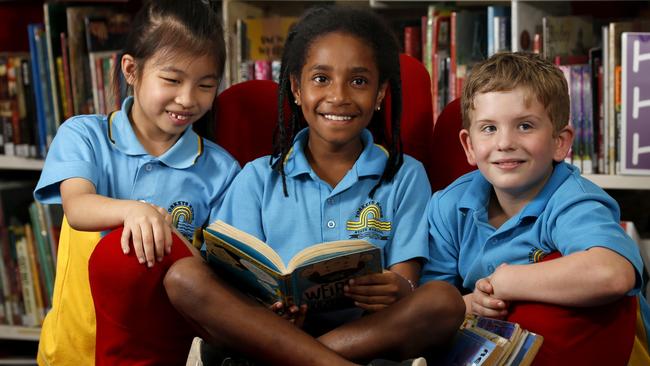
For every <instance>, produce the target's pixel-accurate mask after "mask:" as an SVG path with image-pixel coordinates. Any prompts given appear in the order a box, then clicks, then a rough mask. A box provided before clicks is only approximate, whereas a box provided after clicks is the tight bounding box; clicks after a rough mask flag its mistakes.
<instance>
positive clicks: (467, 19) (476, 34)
mask: <svg viewBox="0 0 650 366" xmlns="http://www.w3.org/2000/svg"><path fill="white" fill-rule="evenodd" d="M141 2H142V0H113V1H109V0H105V1H43V0H21V1H18V0H14V1H6V0H0V248H1V250H0V288H1V290H0V365H2V364H34V363H35V361H34V358H35V354H36V348H37V342H38V338H39V325H40V324H41V322H42V320H43V317H44V315H45V313H46V312H47V310H48V308H49V306H50V299H51V297H52V288H53V283H54V268H55V263H56V255H57V253H56V248H57V235H58V228H59V227H60V223H61V219H62V211H61V208H60V206H43V205H40V204H37V203H35V202H34V201H33V198H32V189H33V188H34V186H35V184H36V181H37V179H38V176H39V173H40V169H41V168H42V166H43V158H44V156H45V154H46V152H47V147H48V144H49V143H50V142H51V141H52V138H53V136H54V135H55V134H56V129H57V127H58V126H59V125H60V124H61V123H63V121H65V120H66V119H67V118H69V117H70V116H72V115H75V114H85V113H107V112H110V111H112V110H114V109H117V108H119V103H120V100H121V98H123V96H124V93H125V92H124V87H123V85H120V86H118V87H117V88H113V86H112V83H111V81H110V79H111V78H110V75H111V73H110V70H111V69H112V67H113V66H114V65H115V63H116V61H117V50H119V48H120V42H121V41H122V40H123V35H124V34H125V32H126V31H127V30H128V28H129V23H130V20H131V17H132V15H133V14H134V12H135V11H136V10H137V9H138V7H139V6H140V4H141ZM219 3H220V5H221V7H220V8H221V13H222V18H223V23H224V28H225V37H226V44H227V47H228V60H227V68H226V75H225V78H224V80H223V83H222V86H221V89H222V90H223V89H225V88H227V87H229V86H231V85H233V84H236V83H240V82H243V81H245V80H251V79H274V78H277V74H278V70H279V57H280V54H281V50H282V44H283V42H284V37H285V35H286V32H287V30H288V28H289V27H290V26H291V24H292V23H293V22H294V21H295V20H296V19H297V17H298V16H299V15H300V13H301V12H302V11H303V10H305V9H306V8H308V7H310V6H313V5H318V4H325V3H327V2H324V1H242V0H223V1H220V2H219ZM336 3H338V4H344V5H348V4H351V5H356V6H367V7H370V8H372V9H373V10H374V11H376V12H377V13H379V14H382V15H383V16H385V17H386V19H387V20H388V21H389V22H390V23H391V25H392V26H393V27H394V30H395V32H396V34H397V35H398V37H399V39H400V41H401V42H402V46H403V52H404V53H406V54H409V55H411V56H413V57H415V58H417V59H419V60H421V61H422V63H423V64H424V65H425V67H426V69H427V70H428V71H429V74H430V76H431V85H432V87H431V93H432V106H433V115H434V119H433V120H432V121H431V126H432V129H433V128H434V127H435V118H436V117H437V116H438V115H439V114H440V113H441V111H442V110H443V108H444V107H445V106H446V105H447V104H448V103H449V102H450V101H452V100H454V99H455V98H457V97H458V96H459V92H460V90H461V88H462V83H463V80H464V78H465V77H466V75H467V73H468V71H469V70H470V68H471V65H472V64H473V63H474V62H476V61H477V60H481V59H483V58H485V57H487V56H489V55H491V54H493V53H495V52H499V51H504V50H512V51H532V52H539V53H542V54H543V55H544V56H545V57H548V58H549V59H551V60H553V61H554V62H555V63H556V64H558V65H559V66H560V68H561V69H562V70H563V71H564V73H565V76H566V78H567V81H568V84H569V92H570V96H571V121H570V122H571V124H572V125H573V126H574V128H575V129H576V141H575V143H574V146H573V148H572V153H571V156H570V157H568V158H567V159H569V160H571V162H572V163H573V164H575V165H577V166H579V167H580V168H581V170H582V172H583V174H584V175H586V176H587V178H589V179H590V180H592V181H594V182H595V183H596V184H598V185H600V186H601V187H603V188H604V189H606V190H607V191H608V192H609V193H610V194H611V195H612V196H614V198H616V199H617V201H618V202H619V204H620V205H621V212H622V221H623V222H622V225H624V226H625V227H626V229H627V230H628V232H629V233H630V234H631V235H632V236H633V237H634V238H635V239H636V240H637V242H638V243H639V245H640V246H641V249H642V250H641V252H642V254H643V256H644V260H645V262H646V264H648V263H650V261H649V259H650V257H649V256H648V255H649V253H650V194H649V193H650V108H648V107H650V1H593V2H591V1H573V2H544V1H534V2H533V1H518V0H512V1H471V2H469V1H467V2H466V1H458V2H450V1H446V2H429V1H400V0H359V1H338V2H336ZM217 5H219V4H217ZM645 32H648V33H645Z"/></svg>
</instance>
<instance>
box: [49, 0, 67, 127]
mask: <svg viewBox="0 0 650 366" xmlns="http://www.w3.org/2000/svg"><path fill="white" fill-rule="evenodd" d="M66 6H67V5H66V4H64V3H61V2H52V1H48V2H45V3H43V14H44V16H43V22H44V24H45V45H46V47H45V49H46V52H47V60H48V64H47V67H48V70H49V73H48V75H49V76H50V79H49V83H50V89H51V98H52V112H53V116H54V121H55V123H56V126H57V127H58V126H59V125H60V124H61V122H63V97H64V96H63V87H64V86H63V84H62V83H60V82H59V81H58V80H57V79H58V78H57V75H58V73H57V69H56V60H57V58H58V57H61V52H62V50H61V42H60V40H59V34H61V32H65V30H66V28H67V24H66V17H65V9H66Z"/></svg>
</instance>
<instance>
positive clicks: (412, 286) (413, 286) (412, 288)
mask: <svg viewBox="0 0 650 366" xmlns="http://www.w3.org/2000/svg"><path fill="white" fill-rule="evenodd" d="M404 279H405V280H406V281H407V282H408V283H409V286H411V292H413V291H415V284H414V283H413V281H411V280H409V279H408V278H406V277H404Z"/></svg>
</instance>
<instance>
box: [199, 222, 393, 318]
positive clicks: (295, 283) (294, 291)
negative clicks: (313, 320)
mask: <svg viewBox="0 0 650 366" xmlns="http://www.w3.org/2000/svg"><path fill="white" fill-rule="evenodd" d="M203 237H204V239H205V248H206V257H207V261H208V263H209V264H210V265H211V266H212V267H213V268H214V269H215V271H217V272H218V273H220V274H222V275H224V276H225V277H226V278H227V279H229V280H230V281H232V282H235V283H237V287H238V288H241V289H242V290H243V291H244V292H246V293H248V294H250V295H251V296H253V297H254V298H257V299H258V300H260V301H261V302H263V303H265V304H267V305H271V304H273V303H275V302H277V301H282V302H284V303H285V304H296V305H302V304H307V306H308V308H309V309H310V311H329V310H334V309H342V308H347V307H352V306H353V302H352V301H351V300H350V299H349V298H347V297H345V296H344V294H343V286H344V285H345V284H346V283H347V281H348V280H349V279H351V278H354V277H359V276H363V275H366V274H370V273H380V272H381V271H382V264H381V263H382V262H381V250H380V249H379V248H377V247H375V246H374V245H372V244H370V243H368V242H366V241H364V240H344V241H335V242H327V243H321V244H316V245H314V246H311V247H308V248H306V249H304V250H303V251H301V252H299V253H297V254H296V255H295V256H294V257H293V258H292V259H291V261H289V263H287V264H286V265H285V264H284V263H283V262H282V259H281V258H280V257H279V255H278V254H277V253H276V252H275V251H274V250H273V249H272V248H271V247H270V246H268V245H267V244H265V243H264V242H262V241H260V240H259V239H257V238H255V237H253V236H252V235H250V234H246V233H244V232H243V231H240V230H238V229H236V228H234V227H232V226H230V225H227V224H225V223H222V222H217V223H214V224H212V225H210V226H209V227H208V228H206V229H205V230H204V231H203Z"/></svg>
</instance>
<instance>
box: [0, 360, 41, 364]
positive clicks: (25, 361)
mask: <svg viewBox="0 0 650 366" xmlns="http://www.w3.org/2000/svg"><path fill="white" fill-rule="evenodd" d="M0 365H36V359H31V358H0Z"/></svg>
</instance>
